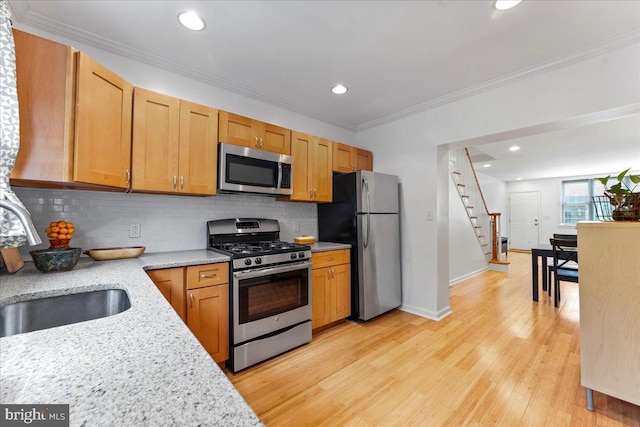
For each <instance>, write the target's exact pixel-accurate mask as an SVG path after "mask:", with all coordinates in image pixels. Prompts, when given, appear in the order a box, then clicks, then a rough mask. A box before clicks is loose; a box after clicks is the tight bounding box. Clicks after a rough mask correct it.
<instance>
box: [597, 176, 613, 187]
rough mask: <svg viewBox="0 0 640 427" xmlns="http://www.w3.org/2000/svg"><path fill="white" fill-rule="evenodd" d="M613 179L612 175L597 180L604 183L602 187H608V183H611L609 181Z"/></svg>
mask: <svg viewBox="0 0 640 427" xmlns="http://www.w3.org/2000/svg"><path fill="white" fill-rule="evenodd" d="M610 178H611V175H607V176H605V177H603V178H596V179H597V180H598V181H600V182H601V183H602V185H605V186H606V185H607V182H609V179H610Z"/></svg>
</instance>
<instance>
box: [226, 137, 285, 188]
mask: <svg viewBox="0 0 640 427" xmlns="http://www.w3.org/2000/svg"><path fill="white" fill-rule="evenodd" d="M218 149H219V150H218V154H219V156H218V162H219V164H218V190H220V191H221V192H234V193H238V192H240V193H258V194H273V195H289V194H291V193H292V192H293V189H292V183H291V181H292V179H293V175H292V173H293V157H291V156H287V155H286V154H277V153H271V152H269V151H263V150H255V149H253V148H247V147H241V146H238V145H231V144H225V143H220V144H218Z"/></svg>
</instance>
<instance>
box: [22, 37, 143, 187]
mask: <svg viewBox="0 0 640 427" xmlns="http://www.w3.org/2000/svg"><path fill="white" fill-rule="evenodd" d="M14 40H15V45H16V73H17V82H18V84H17V86H18V87H17V89H18V100H19V104H20V131H21V138H20V151H19V153H18V157H17V159H16V166H15V168H14V170H13V171H12V174H11V180H12V181H13V182H15V183H17V184H22V185H43V184H44V185H50V186H63V185H64V186H65V187H85V188H93V187H95V186H100V187H101V188H105V187H111V188H116V189H117V188H120V189H128V188H129V183H130V177H131V175H130V172H131V167H130V162H131V107H132V95H133V87H132V85H131V84H130V83H128V82H127V81H125V80H124V79H122V78H121V77H119V76H118V75H116V74H115V73H113V72H111V71H110V70H108V69H107V68H105V67H103V66H102V65H100V64H99V63H97V62H96V61H94V60H93V59H91V58H90V57H88V56H87V55H86V54H84V53H82V52H78V51H76V50H74V49H73V48H71V47H69V46H65V45H62V44H60V43H55V42H52V41H50V40H46V39H43V38H40V37H37V36H34V35H31V34H28V33H24V32H21V31H18V30H14Z"/></svg>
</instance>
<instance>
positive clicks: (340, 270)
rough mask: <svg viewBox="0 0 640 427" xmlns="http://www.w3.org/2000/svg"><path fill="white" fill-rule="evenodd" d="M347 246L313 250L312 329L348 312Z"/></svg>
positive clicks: (349, 302)
mask: <svg viewBox="0 0 640 427" xmlns="http://www.w3.org/2000/svg"><path fill="white" fill-rule="evenodd" d="M349 255H350V254H349V249H341V250H336V251H327V252H315V253H313V254H312V256H311V261H312V262H313V267H312V275H311V289H312V292H311V295H312V298H311V301H312V307H311V324H312V328H313V329H317V328H320V327H322V326H326V325H328V324H330V323H333V322H336V321H339V320H342V319H345V318H346V317H348V316H350V315H351V264H350V260H349Z"/></svg>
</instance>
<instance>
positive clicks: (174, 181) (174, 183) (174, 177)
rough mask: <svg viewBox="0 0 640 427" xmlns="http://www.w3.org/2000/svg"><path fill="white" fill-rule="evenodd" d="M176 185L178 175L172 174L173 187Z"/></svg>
mask: <svg viewBox="0 0 640 427" xmlns="http://www.w3.org/2000/svg"><path fill="white" fill-rule="evenodd" d="M177 186H178V177H177V176H175V175H173V189H174V190H175V189H176V187H177Z"/></svg>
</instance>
